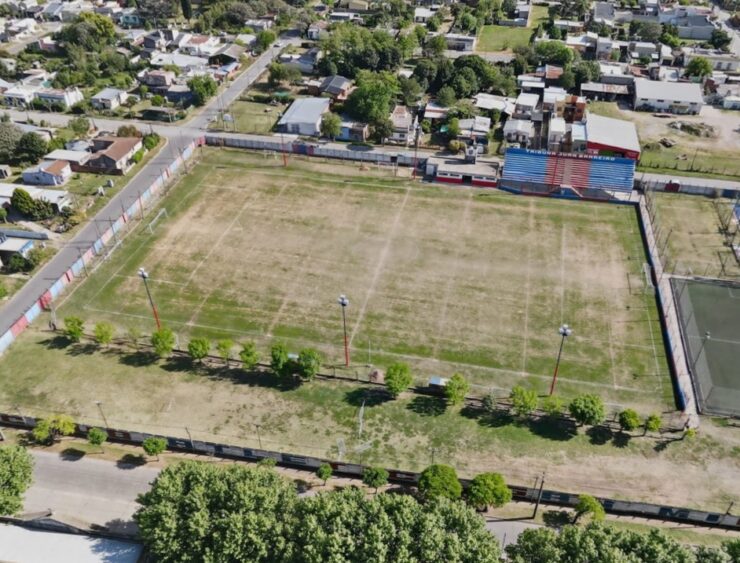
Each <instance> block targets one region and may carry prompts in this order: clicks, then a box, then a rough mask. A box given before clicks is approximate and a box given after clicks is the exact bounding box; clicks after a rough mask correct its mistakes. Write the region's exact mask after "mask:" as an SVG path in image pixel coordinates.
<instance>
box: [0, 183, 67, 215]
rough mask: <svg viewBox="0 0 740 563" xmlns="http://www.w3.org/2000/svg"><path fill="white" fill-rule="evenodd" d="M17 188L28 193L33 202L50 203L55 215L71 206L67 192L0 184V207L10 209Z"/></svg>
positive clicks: (22, 185)
mask: <svg viewBox="0 0 740 563" xmlns="http://www.w3.org/2000/svg"><path fill="white" fill-rule="evenodd" d="M17 188H22V189H23V190H25V191H27V192H28V195H30V196H31V199H33V200H34V201H38V200H45V201H48V202H49V203H51V205H52V206H53V207H54V211H56V212H57V213H58V212H59V211H61V210H62V209H64V208H65V207H70V206H71V205H72V200H71V199H70V197H69V192H67V191H65V190H51V189H46V188H36V187H34V186H29V185H25V184H0V207H5V208H8V207H10V199H11V198H12V197H13V192H14V191H15V190H16V189H17Z"/></svg>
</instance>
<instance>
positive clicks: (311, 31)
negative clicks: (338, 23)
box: [306, 20, 329, 41]
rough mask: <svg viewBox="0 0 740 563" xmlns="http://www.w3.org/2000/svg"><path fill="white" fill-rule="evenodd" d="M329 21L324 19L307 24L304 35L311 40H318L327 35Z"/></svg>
mask: <svg viewBox="0 0 740 563" xmlns="http://www.w3.org/2000/svg"><path fill="white" fill-rule="evenodd" d="M328 28H329V22H327V21H326V20H319V21H317V22H314V23H312V24H311V25H310V26H308V29H307V30H306V37H308V38H309V39H311V40H313V41H318V40H319V39H323V38H325V37H329V30H328Z"/></svg>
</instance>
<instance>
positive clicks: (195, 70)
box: [149, 51, 209, 74]
mask: <svg viewBox="0 0 740 563" xmlns="http://www.w3.org/2000/svg"><path fill="white" fill-rule="evenodd" d="M149 64H150V65H151V66H153V67H163V66H176V67H177V68H179V69H180V71H181V73H182V74H190V73H192V74H202V73H205V72H207V70H208V66H209V64H208V59H206V58H203V57H191V56H190V55H183V54H182V53H164V52H159V51H157V52H153V53H152V54H151V57H150V59H149Z"/></svg>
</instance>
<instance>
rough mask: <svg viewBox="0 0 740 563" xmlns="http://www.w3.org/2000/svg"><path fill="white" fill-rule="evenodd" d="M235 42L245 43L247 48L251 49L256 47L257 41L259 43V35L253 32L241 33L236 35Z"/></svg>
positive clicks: (238, 43)
mask: <svg viewBox="0 0 740 563" xmlns="http://www.w3.org/2000/svg"><path fill="white" fill-rule="evenodd" d="M234 43H236V44H237V45H243V46H244V47H246V48H247V49H251V48H252V47H254V45H255V43H257V36H256V35H253V34H251V33H240V34H239V35H237V36H236V37H234Z"/></svg>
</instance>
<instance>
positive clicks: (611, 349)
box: [606, 302, 617, 389]
mask: <svg viewBox="0 0 740 563" xmlns="http://www.w3.org/2000/svg"><path fill="white" fill-rule="evenodd" d="M606 307H607V317H606V331H607V338H608V341H609V361H610V362H611V366H612V370H611V371H612V381H613V383H614V388H615V389H616V388H617V373H616V366H615V365H614V346H612V322H611V320H612V315H611V307H610V306H609V304H608V302H607V305H606Z"/></svg>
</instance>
